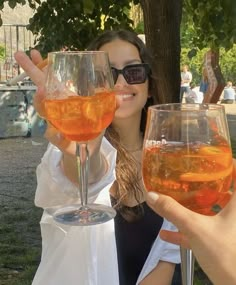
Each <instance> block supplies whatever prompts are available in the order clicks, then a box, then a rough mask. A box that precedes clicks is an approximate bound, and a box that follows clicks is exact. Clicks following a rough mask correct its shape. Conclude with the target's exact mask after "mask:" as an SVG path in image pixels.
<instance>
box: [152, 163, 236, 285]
mask: <svg viewBox="0 0 236 285" xmlns="http://www.w3.org/2000/svg"><path fill="white" fill-rule="evenodd" d="M234 166H235V161H234ZM233 177H234V184H236V171H235V167H234V174H233ZM234 186H235V185H234ZM235 188H236V187H235ZM147 202H148V204H149V205H150V207H151V208H152V209H153V210H154V211H155V212H156V213H158V214H159V215H161V216H163V217H165V218H166V219H167V220H169V221H170V222H172V223H173V224H174V225H175V226H176V227H177V228H178V229H179V230H180V232H181V233H173V232H168V231H162V232H161V233H160V235H161V238H162V239H164V240H166V241H168V242H172V243H175V244H179V245H181V246H184V247H190V248H192V250H193V253H194V255H195V256H196V258H197V260H198V262H199V264H200V266H201V267H202V269H203V270H204V271H205V272H206V274H207V275H208V276H209V278H210V279H211V280H212V281H213V283H214V284H220V285H221V284H227V285H231V284H232V285H233V284H236V271H235V260H236V238H235V237H236V223H235V221H236V193H234V194H233V195H232V198H231V200H230V201H229V203H228V204H227V205H226V206H225V208H224V209H223V210H222V211H221V212H220V213H219V214H217V215H215V216H211V217H210V216H204V215H200V214H197V213H194V212H192V211H190V210H188V209H187V208H185V207H183V206H181V205H180V204H179V203H177V202H176V201H175V200H173V199H172V198H170V197H168V196H165V195H158V194H156V193H148V195H147Z"/></svg>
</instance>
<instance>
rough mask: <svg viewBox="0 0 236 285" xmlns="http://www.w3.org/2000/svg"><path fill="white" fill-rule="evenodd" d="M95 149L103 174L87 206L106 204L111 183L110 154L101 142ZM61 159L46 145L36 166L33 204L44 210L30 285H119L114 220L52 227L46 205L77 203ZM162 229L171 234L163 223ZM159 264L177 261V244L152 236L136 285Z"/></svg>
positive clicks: (112, 152)
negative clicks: (104, 164)
mask: <svg viewBox="0 0 236 285" xmlns="http://www.w3.org/2000/svg"><path fill="white" fill-rule="evenodd" d="M101 151H102V153H103V155H104V157H105V158H106V160H107V164H108V171H107V173H106V174H105V175H104V177H103V178H102V179H101V180H100V181H99V182H98V183H95V184H93V185H91V184H90V185H89V202H95V203H98V204H105V205H111V201H110V194H109V190H110V187H111V185H112V184H113V182H114V180H115V163H116V150H115V149H114V148H113V147H112V146H111V145H110V143H109V142H108V141H107V140H106V139H105V138H104V139H103V141H102V146H101ZM61 157H62V153H61V152H60V150H59V149H58V148H56V147H55V146H53V145H52V144H49V146H48V148H47V151H46V152H45V154H44V156H43V158H42V161H41V163H40V165H39V166H38V167H37V180H38V186H37V189H36V195H35V204H36V206H38V207H42V208H44V212H43V216H42V219H41V222H40V226H41V235H42V256H41V262H40V265H39V267H38V270H37V272H36V275H35V277H34V280H33V283H32V285H44V284H47V285H66V284H68V285H110V284H112V285H119V274H118V263H117V252H116V241H115V234H114V220H110V221H108V222H106V223H104V224H99V225H95V226H84V227H81V226H75V227H74V226H67V225H62V224H58V223H56V222H55V221H54V219H53V218H52V215H51V214H52V212H53V208H52V207H54V206H58V205H65V204H70V203H72V204H75V203H77V202H79V200H78V198H77V187H75V185H74V184H73V183H71V182H70V181H69V180H68V179H67V178H66V177H65V175H64V174H63V172H62V170H61V168H60V160H61ZM163 228H165V229H170V230H176V228H175V227H174V226H173V225H172V224H170V223H169V222H168V221H166V220H164V222H163V225H162V229H163ZM159 260H163V261H169V262H172V263H180V253H179V247H178V246H176V245H172V244H170V243H166V242H164V241H162V240H161V239H160V238H159V236H158V237H157V239H156V241H155V242H154V244H153V247H152V249H151V252H150V254H149V256H148V258H147V260H146V263H145V265H144V267H143V269H142V272H141V273H140V276H139V278H138V280H137V285H138V284H139V282H140V281H141V280H142V279H143V278H144V277H145V276H146V275H147V274H148V273H150V272H151V271H152V270H153V269H154V267H155V266H156V265H157V264H158V262H159Z"/></svg>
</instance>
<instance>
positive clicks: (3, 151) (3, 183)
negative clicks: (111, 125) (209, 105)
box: [0, 0, 236, 285]
mask: <svg viewBox="0 0 236 285" xmlns="http://www.w3.org/2000/svg"><path fill="white" fill-rule="evenodd" d="M95 2H96V3H95ZM138 2H139V1H125V0H122V1H119V3H118V2H117V3H115V4H114V1H108V0H106V1H105V0H104V1H102V0H99V1H91V0H87V1H86V0H85V1H82V0H77V1H73V0H71V1H66V0H63V1H62V0H57V1H52V0H51V1H23V0H11V1H0V9H2V12H1V19H2V20H3V24H4V23H5V24H9V23H10V22H9V21H10V20H11V24H26V25H28V24H29V18H31V17H33V15H35V12H38V14H37V13H36V15H38V16H37V17H35V18H34V20H31V29H32V30H33V32H34V33H35V37H36V44H37V45H38V47H39V48H40V50H42V51H43V53H45V54H46V52H47V51H49V50H55V49H60V48H62V47H63V46H64V45H66V46H68V47H74V43H75V42H76V41H77V42H78V43H79V46H78V47H79V48H84V47H85V46H86V45H87V43H88V42H89V41H90V39H91V38H93V37H94V36H95V35H96V34H98V33H99V32H101V30H102V29H106V28H113V29H115V28H117V27H119V28H120V27H122V28H127V27H128V28H131V29H134V30H136V31H137V32H138V33H140V34H143V33H144V27H145V23H144V21H143V15H142V9H141V7H140V5H136V4H138ZM140 2H142V5H143V7H144V6H145V4H146V3H147V2H148V1H140ZM144 2H145V3H144ZM164 2H165V3H167V4H168V5H169V7H170V8H169V10H168V9H167V11H168V12H170V16H171V17H174V16H175V14H174V12H175V11H173V9H175V8H180V6H176V7H172V8H171V5H172V4H173V1H168V0H166V1H165V0H164ZM171 2H172V3H171ZM179 2H181V1H175V5H177V4H178V3H179ZM183 2H184V6H183V7H182V13H183V14H182V17H181V19H182V21H181V27H180V35H179V40H180V43H181V53H180V54H179V58H177V57H176V54H177V55H178V49H177V51H174V52H176V53H175V54H173V55H172V56H173V57H174V60H175V61H174V65H173V69H174V70H170V72H169V73H168V74H169V77H168V78H166V77H167V76H166V72H167V70H163V69H162V70H158V71H157V72H162V73H163V75H162V79H163V80H164V79H165V82H164V83H165V84H164V83H163V82H162V84H164V85H165V86H164V87H163V88H162V90H164V91H162V92H163V93H164V94H171V93H172V92H173V90H175V88H176V86H177V85H178V79H179V72H180V70H179V68H178V69H176V66H178V67H180V65H181V64H182V63H186V64H188V65H189V67H190V70H191V72H192V73H193V81H194V82H195V83H196V84H197V85H199V83H200V78H201V68H202V64H203V57H204V54H205V52H206V51H207V50H209V49H214V50H216V51H217V52H218V53H219V64H220V67H221V72H222V75H223V78H224V81H227V80H231V81H232V82H233V83H234V84H235V81H236V60H235V58H236V46H235V33H236V29H235V26H234V25H235V22H236V21H235V19H236V6H235V5H236V3H235V1H231V0H227V1H225V4H224V5H225V6H224V7H223V6H222V5H223V4H222V1H215V0H212V1H203V0H202V1H194V0H191V1H190V0H189V1H187V0H186V1H183ZM197 2H198V3H197ZM208 2H210V3H208ZM17 3H18V4H17ZM20 3H21V4H22V5H23V6H22V5H21V4H20ZM25 3H26V4H29V3H31V4H30V6H31V8H30V7H29V5H24V4H25ZM149 3H150V7H151V10H153V12H155V11H156V9H155V7H156V6H157V5H159V6H158V8H160V7H161V6H160V5H161V4H160V3H162V4H163V1H157V0H155V1H149ZM155 3H156V4H155ZM219 3H220V4H219ZM226 3H228V6H227V5H226ZM8 4H9V5H10V7H8V6H7V5H8ZM95 4H96V5H100V6H99V7H100V8H99V9H97V6H96V5H95ZM167 4H166V5H167ZM15 5H16V6H15ZM76 5H77V6H76ZM151 5H154V6H151ZM163 5H164V6H162V8H163V9H164V8H166V7H165V4H163ZM189 5H190V6H191V7H189ZM220 6H222V7H223V8H224V9H223V10H222V9H220ZM39 7H40V9H38V8H39ZM75 7H76V9H73V8H75ZM78 7H80V8H78ZM190 8H191V9H190ZM193 8H194V11H193ZM37 9H38V10H37ZM95 10H96V11H95ZM7 11H8V12H7ZM52 11H57V13H53V12H52ZM191 11H193V14H191ZM210 11H211V12H210ZM72 12H73V13H72ZM151 12H152V11H148V13H147V11H146V20H147V15H148V16H150V14H151ZM176 12H179V9H176ZM6 13H9V18H7V19H6V18H4V17H5V16H6ZM76 13H77V14H76ZM99 13H100V14H99ZM207 13H208V14H207ZM79 15H80V16H81V18H80V19H79ZM176 15H177V16H178V14H176ZM167 16H168V15H167ZM167 16H166V18H168V17H167ZM69 18H70V19H72V20H71V25H70V26H67V22H68V19H69ZM152 18H153V17H152ZM231 18H234V22H231ZM150 19H151V17H149V18H148V20H150ZM167 20H168V19H167ZM200 20H202V21H201V23H199V24H198V22H199V21H200ZM51 21H53V24H51ZM179 21H180V19H178V20H177V23H179ZM163 22H164V21H163ZM169 22H171V21H170V20H169ZM233 23H234V24H233ZM210 24H211V25H210ZM201 25H202V26H201ZM166 27H167V25H166ZM56 31H57V32H56ZM58 31H60V32H59V33H58ZM68 31H70V33H69V32H68ZM172 32H173V31H170V33H166V37H168V36H169V37H171V35H172V34H171V33H172ZM218 32H219V33H218ZM75 33H76V34H75ZM233 33H234V34H233ZM150 34H151V36H150ZM204 35H205V37H204ZM177 36H178V34H177ZM152 37H154V38H156V41H157V43H158V44H159V46H157V47H155V48H157V49H158V48H159V50H158V51H159V53H158V57H157V60H158V58H159V59H160V57H162V56H164V55H166V54H163V52H164V48H163V47H162V48H161V42H160V41H158V39H159V36H158V31H157V30H153V29H150V30H148V31H147V44H148V45H151V44H152V40H153V39H152ZM217 42H218V45H217ZM177 45H178V41H177ZM168 52H171V50H168ZM0 54H1V60H2V63H3V65H4V63H5V62H4V61H5V60H6V56H9V55H6V50H4V44H2V49H1V48H0ZM9 57H10V59H11V61H10V65H12V66H13V65H14V64H15V62H14V59H13V57H12V54H10V56H9ZM175 57H176V58H175ZM157 64H158V63H157ZM162 64H163V63H162ZM162 64H160V66H162V67H163V65H162ZM165 65H166V66H167V67H168V68H170V66H169V64H165ZM164 71H165V72H164ZM172 84H173V85H174V87H173V88H172V89H168V88H169V87H170V86H168V85H172ZM177 87H178V88H179V86H177ZM158 91H159V92H160V89H159V90H158ZM172 94H174V92H173V93H172ZM174 96H175V95H168V96H166V97H167V98H166V99H165V100H167V101H174V100H176V98H175V97H174ZM177 96H178V94H177ZM235 106H236V105H235V104H233V105H231V106H226V111H227V116H228V120H229V123H230V130H231V139H232V147H233V150H234V153H235V152H236V151H235V145H236V144H235V139H236V136H235V134H234V130H235V129H236V128H235V126H236V125H235V116H236V112H235V111H236V110H235ZM34 139H35V138H33V137H28V138H26V137H8V138H4V139H1V140H0V157H1V158H0V159H1V160H0V207H1V215H0V241H1V245H0V285H13V284H14V285H28V284H31V282H32V278H33V275H34V273H35V270H36V268H37V266H38V264H39V261H40V254H41V236H40V228H39V221H40V217H41V214H42V210H41V209H39V208H36V207H35V206H34V193H35V189H36V177H35V168H36V166H37V164H38V163H39V162H40V158H41V156H42V155H43V153H44V151H45V149H46V146H47V143H46V141H44V139H43V138H42V141H41V143H40V144H37V143H34ZM222 262H223V261H222ZM195 275H196V278H195V285H207V284H211V282H210V281H209V280H208V279H207V278H206V276H205V275H204V274H203V273H202V272H201V271H200V270H199V268H198V267H196V274H195Z"/></svg>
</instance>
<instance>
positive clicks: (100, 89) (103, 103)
mask: <svg viewBox="0 0 236 285" xmlns="http://www.w3.org/2000/svg"><path fill="white" fill-rule="evenodd" d="M113 85H114V84H113V79H112V74H111V69H110V65H109V60H108V55H107V54H106V53H105V52H100V51H88V52H87V51H84V52H52V53H49V54H48V72H47V79H46V99H45V102H44V106H45V118H46V119H47V120H48V121H49V122H50V123H51V124H52V125H53V126H54V127H55V128H56V129H58V130H59V131H60V132H61V133H62V134H63V135H64V136H65V137H66V138H67V139H68V140H71V141H75V142H76V156H77V166H78V182H79V193H80V201H81V205H69V206H65V207H63V208H60V209H58V210H57V211H55V213H54V219H55V220H56V221H57V222H60V223H63V224H69V225H83V226H84V225H94V224H98V223H103V222H106V221H108V220H110V219H111V218H113V217H114V216H115V211H114V209H113V208H111V207H110V206H105V205H98V204H88V171H89V150H88V141H90V140H93V139H95V138H96V137H97V136H98V135H99V134H101V132H102V131H103V130H104V129H105V128H106V127H108V126H109V124H110V123H111V121H112V119H113V117H114V113H115V108H116V102H115V94H114V91H113Z"/></svg>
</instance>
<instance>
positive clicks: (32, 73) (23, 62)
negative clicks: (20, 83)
mask: <svg viewBox="0 0 236 285" xmlns="http://www.w3.org/2000/svg"><path fill="white" fill-rule="evenodd" d="M33 54H34V60H35V61H37V60H39V59H40V57H39V55H38V54H37V53H36V52H33ZM14 57H15V60H16V61H17V63H18V64H19V65H20V66H21V67H22V68H23V69H24V71H25V72H26V73H27V74H28V76H29V77H30V78H31V80H32V81H33V82H34V84H35V85H36V86H38V87H39V86H43V85H44V81H45V75H44V73H43V72H42V71H41V70H40V69H39V68H38V67H37V66H36V65H35V64H34V63H33V62H32V61H31V59H30V58H29V57H28V56H27V55H26V54H25V53H24V52H22V51H17V52H16V53H15V54H14Z"/></svg>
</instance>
